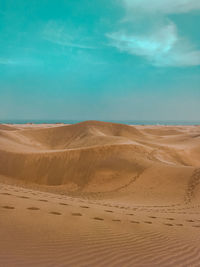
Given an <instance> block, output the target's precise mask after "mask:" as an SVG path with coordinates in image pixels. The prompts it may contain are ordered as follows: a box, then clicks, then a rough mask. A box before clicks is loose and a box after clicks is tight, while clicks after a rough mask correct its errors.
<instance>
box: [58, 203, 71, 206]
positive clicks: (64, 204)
mask: <svg viewBox="0 0 200 267" xmlns="http://www.w3.org/2000/svg"><path fill="white" fill-rule="evenodd" d="M59 205H63V206H69V204H67V203H59Z"/></svg>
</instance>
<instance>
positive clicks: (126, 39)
mask: <svg viewBox="0 0 200 267" xmlns="http://www.w3.org/2000/svg"><path fill="white" fill-rule="evenodd" d="M107 36H108V38H109V39H110V41H111V43H110V44H111V45H112V46H114V47H116V48H117V49H119V50H120V51H122V52H123V51H124V52H128V53H129V54H132V55H137V56H142V57H144V58H146V59H147V60H149V61H150V62H151V63H152V64H153V65H155V66H196V65H200V51H199V50H195V49H194V48H193V46H192V45H191V44H189V43H188V42H187V41H186V40H184V39H182V38H180V37H179V36H178V33H177V28H176V25H175V24H174V23H172V22H170V23H169V24H168V25H166V26H163V27H161V28H160V29H159V30H158V31H156V32H151V33H148V34H145V35H136V34H134V33H129V34H127V33H125V32H123V31H119V32H115V33H111V34H108V35H107Z"/></svg>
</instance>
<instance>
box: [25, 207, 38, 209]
mask: <svg viewBox="0 0 200 267" xmlns="http://www.w3.org/2000/svg"><path fill="white" fill-rule="evenodd" d="M27 209H28V210H39V208H37V207H29V208H27Z"/></svg>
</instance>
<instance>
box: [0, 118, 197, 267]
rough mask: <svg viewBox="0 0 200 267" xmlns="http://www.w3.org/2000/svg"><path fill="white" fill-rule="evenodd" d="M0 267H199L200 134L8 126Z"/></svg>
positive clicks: (0, 132)
mask: <svg viewBox="0 0 200 267" xmlns="http://www.w3.org/2000/svg"><path fill="white" fill-rule="evenodd" d="M0 266H6V267H7V266H200V126H159V125H155V126H147V125H146V126H128V125H123V124H115V123H107V122H98V121H86V122H81V123H78V124H74V125H64V124H56V125H49V124H43V125H32V124H27V125H17V124H16V125H14V124H13V125H8V124H1V125H0Z"/></svg>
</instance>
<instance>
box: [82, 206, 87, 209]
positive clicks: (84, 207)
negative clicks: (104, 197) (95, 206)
mask: <svg viewBox="0 0 200 267" xmlns="http://www.w3.org/2000/svg"><path fill="white" fill-rule="evenodd" d="M80 207H81V208H82V209H89V207H88V206H80Z"/></svg>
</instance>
